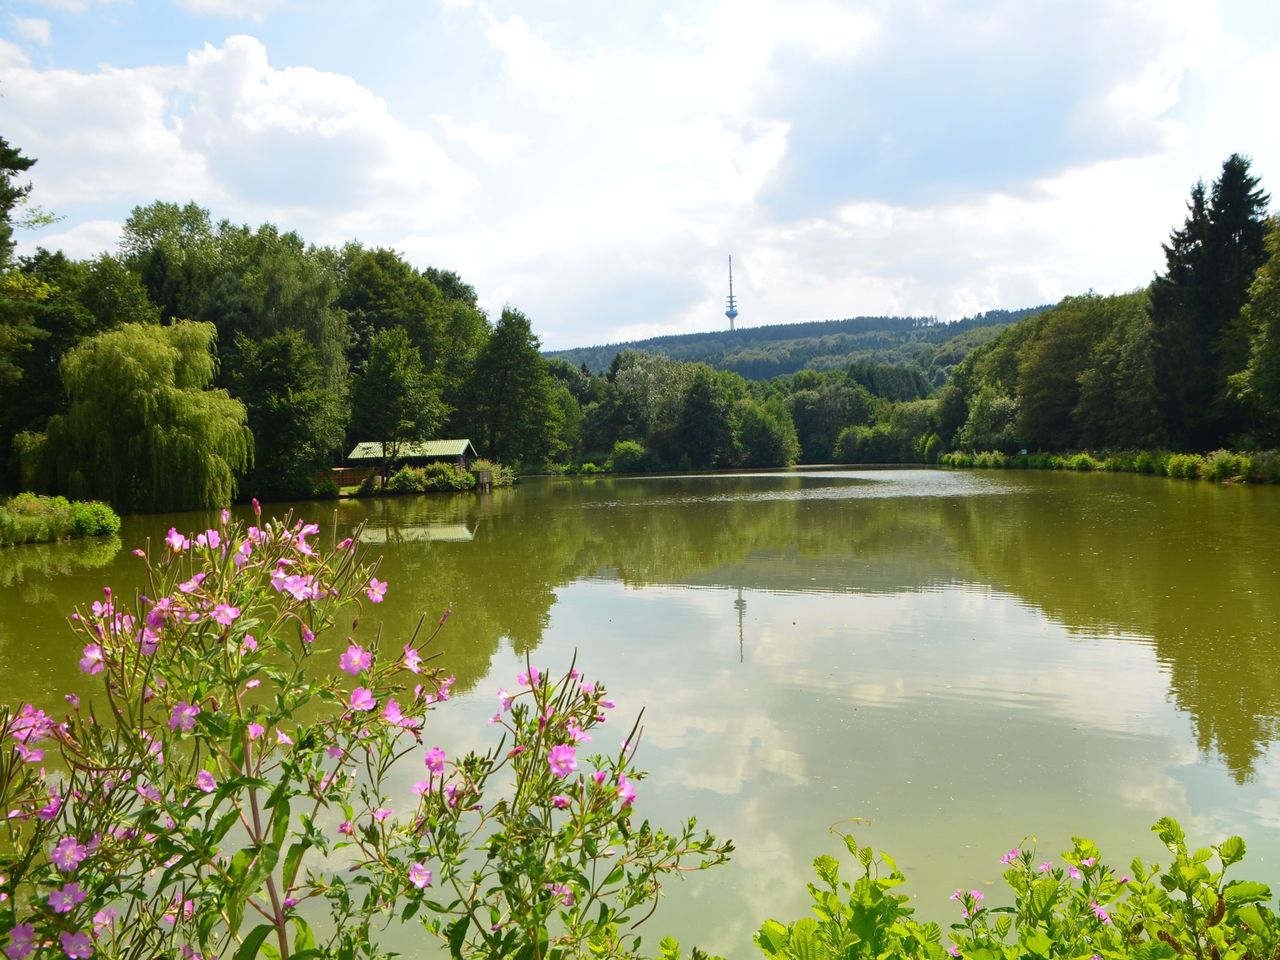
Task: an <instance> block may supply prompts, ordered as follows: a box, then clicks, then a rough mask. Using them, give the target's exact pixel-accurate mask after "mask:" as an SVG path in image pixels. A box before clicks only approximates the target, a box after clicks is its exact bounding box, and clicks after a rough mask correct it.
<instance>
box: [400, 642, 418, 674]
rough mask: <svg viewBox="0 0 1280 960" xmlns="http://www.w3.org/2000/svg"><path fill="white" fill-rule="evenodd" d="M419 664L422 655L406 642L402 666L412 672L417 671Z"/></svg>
mask: <svg viewBox="0 0 1280 960" xmlns="http://www.w3.org/2000/svg"><path fill="white" fill-rule="evenodd" d="M421 665H422V655H421V654H419V653H418V651H417V650H415V649H413V647H412V646H410V645H409V644H407V643H406V644H405V645H404V668H405V669H406V670H408V671H410V672H412V673H418V672H419V670H420V669H421Z"/></svg>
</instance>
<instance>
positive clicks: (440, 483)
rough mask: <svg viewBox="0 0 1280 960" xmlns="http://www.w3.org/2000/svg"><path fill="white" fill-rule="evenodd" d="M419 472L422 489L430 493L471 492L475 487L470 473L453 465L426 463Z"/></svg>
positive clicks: (474, 479)
mask: <svg viewBox="0 0 1280 960" xmlns="http://www.w3.org/2000/svg"><path fill="white" fill-rule="evenodd" d="M419 472H420V473H421V474H422V484H423V487H422V489H424V490H427V491H430V492H435V493H443V492H449V491H457V490H472V489H474V488H475V485H476V478H475V476H474V475H473V474H472V473H470V472H469V471H467V470H463V469H462V468H461V467H459V466H458V465H457V464H453V463H445V462H443V461H441V462H438V463H428V464H427V465H426V466H425V467H423V468H422V469H421V471H419Z"/></svg>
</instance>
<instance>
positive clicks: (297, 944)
mask: <svg viewBox="0 0 1280 960" xmlns="http://www.w3.org/2000/svg"><path fill="white" fill-rule="evenodd" d="M293 928H294V934H293V952H292V953H291V954H289V956H290V958H291V960H297V958H298V957H301V956H302V954H303V952H304V951H307V950H311V951H314V950H315V949H316V935H315V934H314V933H312V932H311V927H310V926H308V925H307V921H305V920H303V919H302V918H301V917H294V918H293Z"/></svg>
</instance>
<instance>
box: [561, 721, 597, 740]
mask: <svg viewBox="0 0 1280 960" xmlns="http://www.w3.org/2000/svg"><path fill="white" fill-rule="evenodd" d="M565 729H566V730H567V731H568V733H569V739H570V740H572V741H573V742H574V743H582V742H584V741H587V740H590V739H591V737H590V736H589V735H588V734H587V733H585V732H584V731H583V729H582V728H581V727H580V726H578V725H577V724H576V723H575V722H574V721H572V720H570V721H569V725H568V726H567V727H566V728H565Z"/></svg>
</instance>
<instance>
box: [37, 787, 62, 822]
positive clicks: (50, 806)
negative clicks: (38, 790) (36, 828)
mask: <svg viewBox="0 0 1280 960" xmlns="http://www.w3.org/2000/svg"><path fill="white" fill-rule="evenodd" d="M61 809H62V797H60V796H58V794H56V793H55V794H52V795H51V796H50V797H49V802H48V803H46V804H45V805H44V806H43V807H41V808H40V809H39V810H37V811H36V819H37V820H54V819H56V818H57V816H58V812H59V811H60V810H61Z"/></svg>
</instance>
